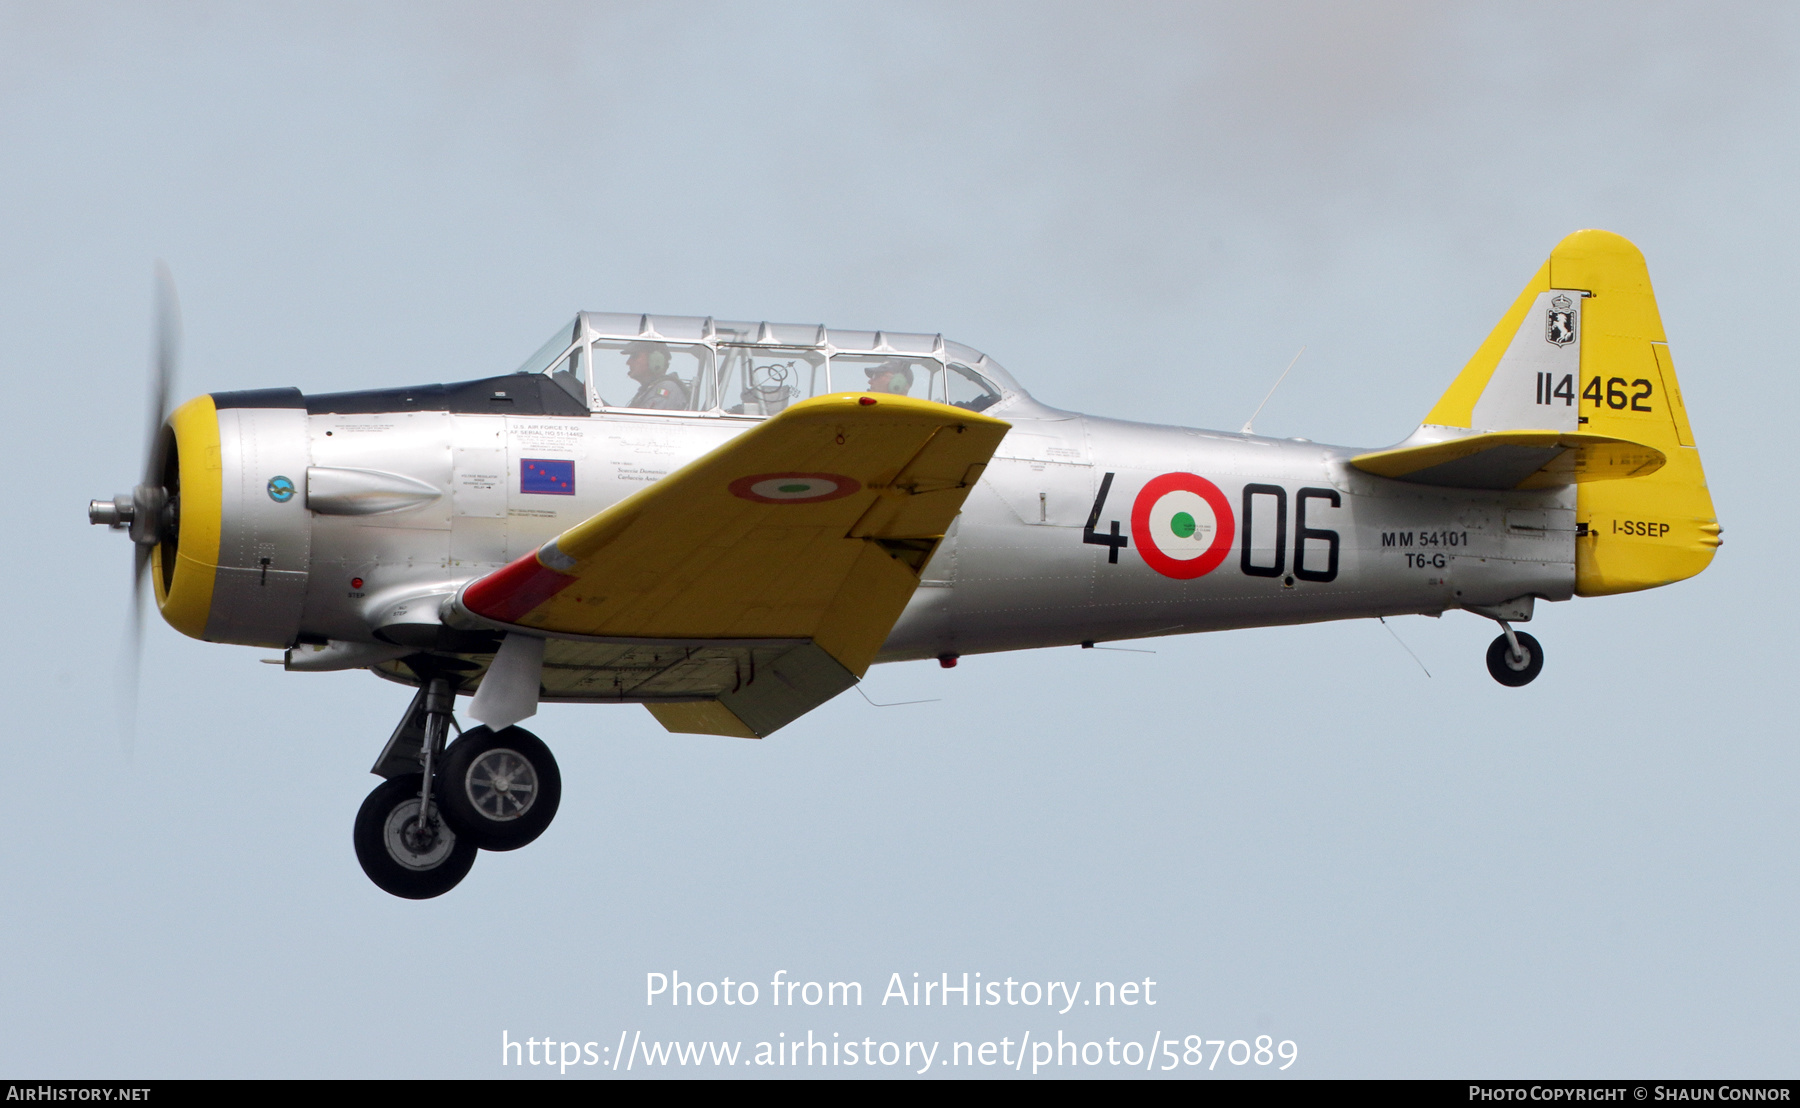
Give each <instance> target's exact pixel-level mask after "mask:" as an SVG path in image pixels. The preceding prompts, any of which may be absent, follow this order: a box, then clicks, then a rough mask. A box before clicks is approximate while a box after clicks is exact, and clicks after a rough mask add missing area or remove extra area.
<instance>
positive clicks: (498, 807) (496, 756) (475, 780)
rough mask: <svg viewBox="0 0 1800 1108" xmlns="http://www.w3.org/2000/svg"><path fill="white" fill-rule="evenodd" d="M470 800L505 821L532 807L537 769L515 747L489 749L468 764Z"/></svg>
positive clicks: (486, 814)
mask: <svg viewBox="0 0 1800 1108" xmlns="http://www.w3.org/2000/svg"><path fill="white" fill-rule="evenodd" d="M465 787H466V788H467V789H468V794H469V803H471V804H473V805H474V806H475V810H476V811H478V812H480V813H481V814H482V815H483V816H484V817H486V818H487V819H490V820H493V821H494V822H496V823H506V822H510V821H511V820H515V819H518V818H519V817H520V816H523V815H524V814H525V813H526V812H528V811H530V810H531V805H532V803H533V802H534V801H535V800H536V799H537V794H538V779H537V771H536V770H535V769H533V768H532V765H531V763H530V762H529V761H528V760H526V759H525V758H524V757H523V756H521V755H520V754H519V753H518V751H515V750H507V749H504V748H501V749H496V750H489V751H487V752H485V753H483V754H482V755H481V756H480V757H479V758H476V759H475V760H474V762H472V763H471V764H470V765H469V772H468V774H467V777H466V779H465Z"/></svg>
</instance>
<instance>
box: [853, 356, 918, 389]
mask: <svg viewBox="0 0 1800 1108" xmlns="http://www.w3.org/2000/svg"><path fill="white" fill-rule="evenodd" d="M863 372H864V373H865V374H867V375H868V377H869V387H870V388H873V387H875V378H877V377H879V376H881V375H882V374H884V373H890V374H893V376H892V377H891V378H890V379H889V381H888V385H887V391H889V392H895V393H907V392H911V391H912V385H913V367H912V365H911V364H910V363H907V362H902V361H888V362H882V363H881V364H880V365H878V366H871V367H870V368H868V369H865V370H863Z"/></svg>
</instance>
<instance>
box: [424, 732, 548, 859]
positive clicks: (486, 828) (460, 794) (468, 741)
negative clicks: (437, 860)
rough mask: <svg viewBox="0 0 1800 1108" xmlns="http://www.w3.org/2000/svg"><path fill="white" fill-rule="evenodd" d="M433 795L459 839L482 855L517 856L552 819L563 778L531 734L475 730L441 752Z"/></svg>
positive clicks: (545, 748) (541, 745) (543, 746)
mask: <svg viewBox="0 0 1800 1108" xmlns="http://www.w3.org/2000/svg"><path fill="white" fill-rule="evenodd" d="M438 793H439V797H440V799H439V804H440V805H441V806H442V808H443V811H444V818H445V820H447V821H448V822H449V824H450V826H451V827H452V828H453V829H454V830H455V831H456V833H457V834H458V835H459V836H462V837H463V838H465V839H467V840H468V841H470V842H473V843H474V844H475V845H476V846H478V847H480V848H482V849H483V850H517V849H519V848H520V847H522V846H524V845H525V844H527V843H529V842H531V841H532V840H533V839H535V838H537V837H538V836H539V835H542V834H543V833H544V829H545V828H547V827H549V826H550V821H551V820H552V819H554V818H555V817H556V807H557V805H558V804H559V803H561V801H562V774H561V773H560V772H559V771H558V770H557V768H556V759H555V758H554V757H552V756H551V754H550V748H549V747H547V746H545V745H544V744H543V743H542V742H541V741H539V739H538V737H537V736H536V735H533V734H532V733H531V732H529V731H526V730H524V729H523V728H519V727H507V728H503V729H501V730H499V731H494V730H492V729H491V728H487V727H475V728H471V729H470V730H468V731H465V732H463V735H462V737H461V738H459V739H457V740H456V741H455V742H453V743H451V744H450V749H449V750H447V751H445V752H444V761H443V765H442V768H440V769H439V771H438Z"/></svg>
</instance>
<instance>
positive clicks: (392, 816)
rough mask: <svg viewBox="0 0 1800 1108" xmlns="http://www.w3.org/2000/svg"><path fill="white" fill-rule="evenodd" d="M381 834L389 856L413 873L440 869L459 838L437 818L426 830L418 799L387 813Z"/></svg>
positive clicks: (433, 818) (428, 823) (409, 800)
mask: <svg viewBox="0 0 1800 1108" xmlns="http://www.w3.org/2000/svg"><path fill="white" fill-rule="evenodd" d="M382 832H383V833H382V842H383V843H384V844H386V846H387V852H388V855H389V856H390V857H391V858H393V859H394V861H396V862H398V863H400V864H401V865H403V866H405V867H406V868H407V869H412V870H428V869H435V868H437V867H438V866H439V865H442V864H443V861H444V859H446V858H448V857H449V856H450V851H451V849H452V848H454V847H455V846H456V835H455V834H454V833H453V832H451V830H450V829H449V828H448V827H445V826H444V825H443V823H442V822H441V821H440V820H438V819H437V817H436V815H435V814H434V815H433V816H432V818H431V819H430V820H429V821H428V822H427V823H426V825H425V826H423V827H421V826H420V825H419V799H418V798H417V797H409V798H408V799H407V800H405V801H403V802H402V803H400V804H396V805H395V806H394V808H393V810H392V811H390V812H389V813H388V818H387V821H386V824H385V826H384V827H383V828H382Z"/></svg>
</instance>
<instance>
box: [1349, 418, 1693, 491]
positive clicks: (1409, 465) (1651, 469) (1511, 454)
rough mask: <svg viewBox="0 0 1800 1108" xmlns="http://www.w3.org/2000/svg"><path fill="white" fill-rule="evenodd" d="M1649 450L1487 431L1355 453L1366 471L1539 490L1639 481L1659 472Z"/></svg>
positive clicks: (1576, 437)
mask: <svg viewBox="0 0 1800 1108" xmlns="http://www.w3.org/2000/svg"><path fill="white" fill-rule="evenodd" d="M1664 460H1665V456H1664V454H1663V452H1662V451H1660V450H1658V449H1656V448H1655V447H1653V446H1645V445H1644V444H1643V443H1640V442H1632V441H1630V440H1629V439H1619V438H1613V437H1611V436H1608V435H1591V434H1587V433H1585V432H1571V431H1489V432H1487V433H1485V434H1480V435H1464V436H1462V437H1460V438H1454V439H1446V440H1445V441H1443V442H1434V443H1427V444H1425V445H1424V446H1403V447H1400V448H1399V449H1397V450H1377V451H1375V452H1374V453H1372V454H1359V455H1357V456H1356V457H1354V458H1352V459H1350V464H1351V465H1353V466H1355V467H1356V468H1357V469H1360V470H1363V471H1364V472H1367V473H1374V474H1378V475H1379V476H1382V477H1392V478H1394V479H1395V480H1397V481H1410V482H1412V483H1413V484H1417V485H1442V486H1448V487H1451V488H1459V489H1542V488H1549V487H1551V486H1552V485H1575V484H1583V483H1586V482H1589V481H1609V480H1616V479H1618V478H1622V477H1642V476H1645V475H1647V474H1651V473H1655V472H1656V471H1657V470H1659V469H1661V468H1662V466H1663V462H1664Z"/></svg>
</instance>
